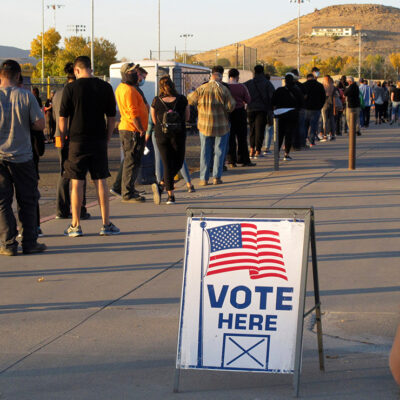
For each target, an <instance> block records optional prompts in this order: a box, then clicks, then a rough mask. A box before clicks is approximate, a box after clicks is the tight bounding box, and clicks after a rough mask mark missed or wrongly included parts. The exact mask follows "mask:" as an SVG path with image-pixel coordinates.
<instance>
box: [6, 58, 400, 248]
mask: <svg viewBox="0 0 400 400" xmlns="http://www.w3.org/2000/svg"><path fill="white" fill-rule="evenodd" d="M65 72H66V74H67V78H68V83H67V84H66V86H65V87H64V88H63V89H62V90H60V91H58V92H57V93H55V94H54V97H52V99H51V102H47V106H46V109H45V111H46V112H49V111H50V110H51V113H52V116H53V117H54V118H53V119H54V121H55V122H56V124H55V134H54V141H55V145H56V147H57V148H58V153H59V157H60V177H59V182H58V188H57V202H56V204H57V218H60V219H62V218H70V217H71V216H72V221H71V224H70V225H69V226H68V227H67V229H66V230H65V231H64V234H65V235H66V236H70V237H76V236H82V234H83V233H82V229H81V226H80V221H81V220H84V219H88V218H90V214H89V213H87V210H86V208H85V186H86V174H87V172H90V174H91V178H92V180H93V181H94V183H95V187H96V191H97V196H98V201H99V205H100V209H101V215H102V226H101V229H100V235H102V236H103V235H115V234H118V233H119V229H118V228H117V227H116V226H115V225H114V224H112V222H111V221H110V216H109V203H108V187H107V182H106V178H108V177H109V176H110V173H109V169H108V157H107V144H108V141H109V140H110V138H111V135H112V132H113V131H114V127H115V114H116V105H118V108H119V111H120V114H121V118H120V122H119V135H120V140H121V148H122V162H121V166H120V170H119V173H118V175H117V178H116V179H115V182H114V185H113V186H112V188H111V190H110V191H111V193H113V194H114V195H117V196H120V197H121V199H122V202H124V203H142V202H144V201H145V197H144V196H143V193H142V192H139V191H138V190H137V189H136V188H135V181H136V178H137V176H138V172H139V168H140V165H141V160H142V156H143V153H144V150H145V147H146V143H148V141H149V140H150V137H151V140H152V141H153V145H154V148H155V155H156V179H155V180H156V181H155V182H154V183H153V184H152V191H153V200H154V203H156V204H160V203H161V197H162V194H163V192H164V191H166V192H167V194H168V198H167V202H166V203H167V204H174V203H175V192H174V189H175V188H174V177H175V175H176V174H177V173H178V171H180V170H181V173H182V175H183V176H184V177H185V181H186V185H187V190H188V191H189V192H194V191H195V188H194V186H193V184H192V181H191V177H190V173H189V170H188V167H187V164H186V163H185V150H186V123H187V121H189V120H190V119H191V110H192V111H193V110H194V109H195V111H196V114H197V128H198V131H199V137H200V146H201V149H200V154H199V156H200V181H199V185H200V186H207V185H209V179H210V176H211V177H212V183H213V184H214V185H220V184H222V183H223V181H222V175H223V172H224V170H225V169H226V168H227V167H226V165H225V164H227V165H228V167H229V168H231V169H234V168H237V167H238V166H242V167H254V166H255V165H256V164H255V162H254V160H257V159H259V158H262V157H264V156H267V155H268V154H269V153H270V147H271V141H272V127H273V125H274V122H273V121H274V119H275V120H276V121H277V122H278V134H279V142H278V145H279V149H281V147H282V148H283V149H284V152H283V161H289V160H291V159H292V156H291V153H290V152H291V150H292V149H294V150H304V149H308V148H311V147H313V146H315V145H316V144H317V142H319V141H320V142H323V141H330V140H334V139H335V138H336V136H340V135H342V134H346V133H347V131H348V126H349V123H350V118H351V115H353V116H354V118H355V120H356V121H357V127H356V131H357V135H361V128H362V127H364V128H368V126H369V124H370V113H371V109H372V107H374V108H375V124H382V123H386V122H390V124H393V123H395V122H396V121H397V120H398V118H399V116H400V82H399V83H398V84H397V87H395V86H394V85H393V84H392V83H389V84H388V83H386V82H383V83H381V82H377V83H376V85H374V86H373V87H370V86H369V85H368V82H367V81H366V80H364V79H360V82H359V84H357V83H356V82H355V80H354V78H353V77H345V76H343V77H342V78H341V79H340V80H338V81H336V82H334V81H333V79H332V77H330V76H329V75H326V76H324V77H323V79H322V83H320V82H318V77H319V70H318V68H316V67H315V68H313V70H312V71H311V72H310V74H308V75H307V77H306V81H305V82H304V83H301V82H300V80H299V72H298V71H297V70H292V71H290V72H288V73H287V74H286V75H285V77H284V86H282V87H279V88H275V87H274V86H273V85H272V83H271V81H270V77H269V76H268V75H267V74H265V73H264V68H263V66H261V65H257V66H255V68H254V77H253V79H250V80H248V81H247V82H245V83H243V84H242V83H240V82H239V81H240V73H239V71H238V70H237V69H235V68H232V69H231V70H230V71H229V73H228V76H229V82H228V83H225V82H223V81H222V78H223V73H224V69H223V67H221V66H215V67H213V69H212V71H211V77H210V80H209V81H208V82H205V83H204V84H202V85H201V86H199V87H198V88H197V89H195V90H194V91H192V92H191V93H190V94H189V95H188V98H186V97H185V96H183V95H181V94H179V93H178V91H177V90H176V88H175V85H174V82H173V81H172V79H171V77H169V76H168V75H166V76H163V77H161V79H160V80H159V86H158V87H159V89H160V90H159V94H158V96H156V97H155V98H154V99H153V101H152V104H151V106H150V105H149V104H148V103H147V100H146V98H145V96H144V94H143V92H142V90H141V89H140V87H141V86H142V85H143V84H144V82H145V79H146V76H147V72H146V71H145V70H144V69H143V68H142V67H141V66H140V65H135V64H133V63H125V64H124V65H122V67H121V78H122V79H121V83H120V85H119V86H118V88H117V89H116V92H115V95H114V93H113V91H112V88H111V86H110V85H109V84H107V83H105V82H103V81H101V80H99V79H97V78H94V77H93V75H92V71H91V66H90V60H89V59H88V57H85V56H81V57H78V58H77V59H76V60H75V62H74V63H69V64H67V65H66V69H65ZM0 74H1V86H0V88H1V90H0V100H1V104H0V107H2V109H3V110H4V112H3V114H2V115H4V118H3V119H0V127H3V128H2V129H3V130H4V131H7V132H8V136H7V135H6V136H7V137H6V136H4V135H3V136H4V138H5V139H4V140H3V139H2V140H1V141H0V175H1V176H2V177H3V178H4V179H5V180H7V179H15V184H14V186H15V189H16V190H17V194H18V196H19V200H18V196H17V200H18V201H30V203H29V206H26V205H25V206H24V210H25V211H26V210H29V213H27V212H25V213H24V212H22V211H21V212H20V220H21V229H20V234H21V237H22V246H23V250H24V252H25V253H33V252H41V251H44V250H45V248H46V247H45V246H44V245H42V244H39V243H37V241H36V240H37V237H38V235H40V234H41V233H42V232H41V230H40V222H39V221H40V218H39V207H38V198H39V193H38V191H37V180H38V177H39V175H38V156H39V155H40V154H39V153H40V149H39V150H38V149H37V145H36V144H35V141H36V140H37V137H40V138H41V141H42V142H43V143H42V144H43V146H44V140H45V138H44V135H43V133H42V134H41V135H37V134H32V132H34V131H35V130H39V131H42V130H43V128H44V119H43V115H42V114H41V113H40V104H39V98H38V95H37V93H36V96H31V97H27V95H26V93H25V92H23V91H22V92H21V91H19V88H18V82H19V81H20V80H21V70H20V67H19V66H18V64H17V63H15V62H14V61H13V60H7V61H6V62H3V64H2V66H1V68H0ZM99 93H101V96H99ZM35 97H36V99H35ZM14 98H15V99H14ZM10 99H11V100H12V101H15V102H16V103H15V104H16V106H15V107H17V108H18V107H22V106H21V104H22V103H21V101H22V100H20V99H23V101H25V102H26V103H27V104H26V106H24V107H25V108H24V107H22V108H21V110H19V111H18V112H21V113H25V114H26V118H25V119H26V121H25V122H23V123H22V125H21V126H19V125H18V126H12V125H9V122H8V121H9V120H10V118H11V117H10V118H8V117H7V116H8V115H9V114H10V113H11V114H12V113H13V112H14V113H15V112H17V111H15V110H16V108H15V110H14V111H13V110H12V109H10V107H9V106H8V104H9V103H8V102H9V101H10ZM3 100H4V101H3ZM3 103H4V104H3ZM33 108H35V113H33V112H32V109H33ZM29 109H31V112H30V114H29ZM11 114H10V115H11ZM6 117H7V118H6ZM39 120H40V123H39V122H38V121H39ZM149 120H150V124H149ZM31 136H32V138H31ZM248 139H249V146H248ZM52 140H53V137H52ZM22 144H23V146H22ZM263 145H264V150H263ZM14 153H15V154H14ZM18 157H19V158H18ZM19 160H22V161H21V162H23V163H25V162H26V163H27V165H26V167H27V168H31V167H30V166H28V164H30V163H33V166H34V168H33V169H32V171H33V175H32V174H31V175H32V176H31V175H30V177H29V179H30V181H29V183H30V184H31V186H32V188H33V189H32V193H35V196H34V197H35V198H34V199H33V201H31V200H32V199H27V198H26V199H25V198H24V196H25V197H26V195H27V194H25V193H24V192H23V191H22V186H21V185H23V184H25V183H24V181H23V180H21V179H20V178H19V177H17V176H14V174H15V173H16V171H17V170H16V169H15V171H14V163H15V167H18V168H19V167H20V166H22V167H25V165H19V163H20V161H19ZM32 171H31V172H32ZM7 185H8V184H7ZM70 185H71V195H70V193H69V186H70ZM28 186H29V185H28ZM9 189H10V188H9V186H4V185H0V191H1V193H2V196H3V197H2V200H1V201H2V202H3V203H4V204H3V205H2V207H3V208H2V210H3V209H4V211H0V217H1V218H0V222H1V223H0V238H1V251H0V254H4V255H16V254H17V245H18V243H17V241H16V236H17V234H18V232H17V230H16V227H15V219H13V218H12V216H11V214H13V213H12V210H11V202H12V192H10V191H9ZM21 204H22V203H21Z"/></svg>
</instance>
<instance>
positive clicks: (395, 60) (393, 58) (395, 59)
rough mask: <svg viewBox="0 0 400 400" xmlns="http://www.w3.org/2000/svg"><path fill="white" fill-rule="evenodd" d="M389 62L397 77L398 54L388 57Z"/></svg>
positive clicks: (399, 69) (399, 58)
mask: <svg viewBox="0 0 400 400" xmlns="http://www.w3.org/2000/svg"><path fill="white" fill-rule="evenodd" d="M389 61H390V63H391V64H392V66H393V68H394V69H395V70H396V71H397V75H399V71H400V53H392V54H390V55H389Z"/></svg>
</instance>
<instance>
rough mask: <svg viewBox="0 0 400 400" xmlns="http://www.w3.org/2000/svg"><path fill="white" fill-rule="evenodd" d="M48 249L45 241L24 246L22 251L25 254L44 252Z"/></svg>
mask: <svg viewBox="0 0 400 400" xmlns="http://www.w3.org/2000/svg"><path fill="white" fill-rule="evenodd" d="M46 249H47V246H46V245H45V244H44V243H37V242H36V244H35V245H34V246H32V247H23V248H22V252H23V253H24V254H36V253H43V252H44V251H45V250H46Z"/></svg>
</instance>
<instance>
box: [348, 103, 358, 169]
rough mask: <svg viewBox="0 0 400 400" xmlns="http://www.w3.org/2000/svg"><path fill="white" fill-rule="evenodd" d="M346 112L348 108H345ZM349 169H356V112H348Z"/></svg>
mask: <svg viewBox="0 0 400 400" xmlns="http://www.w3.org/2000/svg"><path fill="white" fill-rule="evenodd" d="M347 112H349V110H348V109H347ZM349 114H350V115H349V123H350V126H349V170H351V171H352V170H355V169H356V124H357V121H356V114H355V113H353V112H349Z"/></svg>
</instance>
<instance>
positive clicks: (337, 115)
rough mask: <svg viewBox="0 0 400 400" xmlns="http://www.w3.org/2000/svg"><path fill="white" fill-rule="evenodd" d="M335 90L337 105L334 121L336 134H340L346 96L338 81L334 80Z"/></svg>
mask: <svg viewBox="0 0 400 400" xmlns="http://www.w3.org/2000/svg"><path fill="white" fill-rule="evenodd" d="M335 90H336V93H337V101H338V102H339V107H335V111H336V113H335V123H336V130H335V135H336V136H342V127H343V112H344V108H345V104H346V98H345V97H344V91H343V89H342V88H341V85H340V81H339V80H336V81H335Z"/></svg>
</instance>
